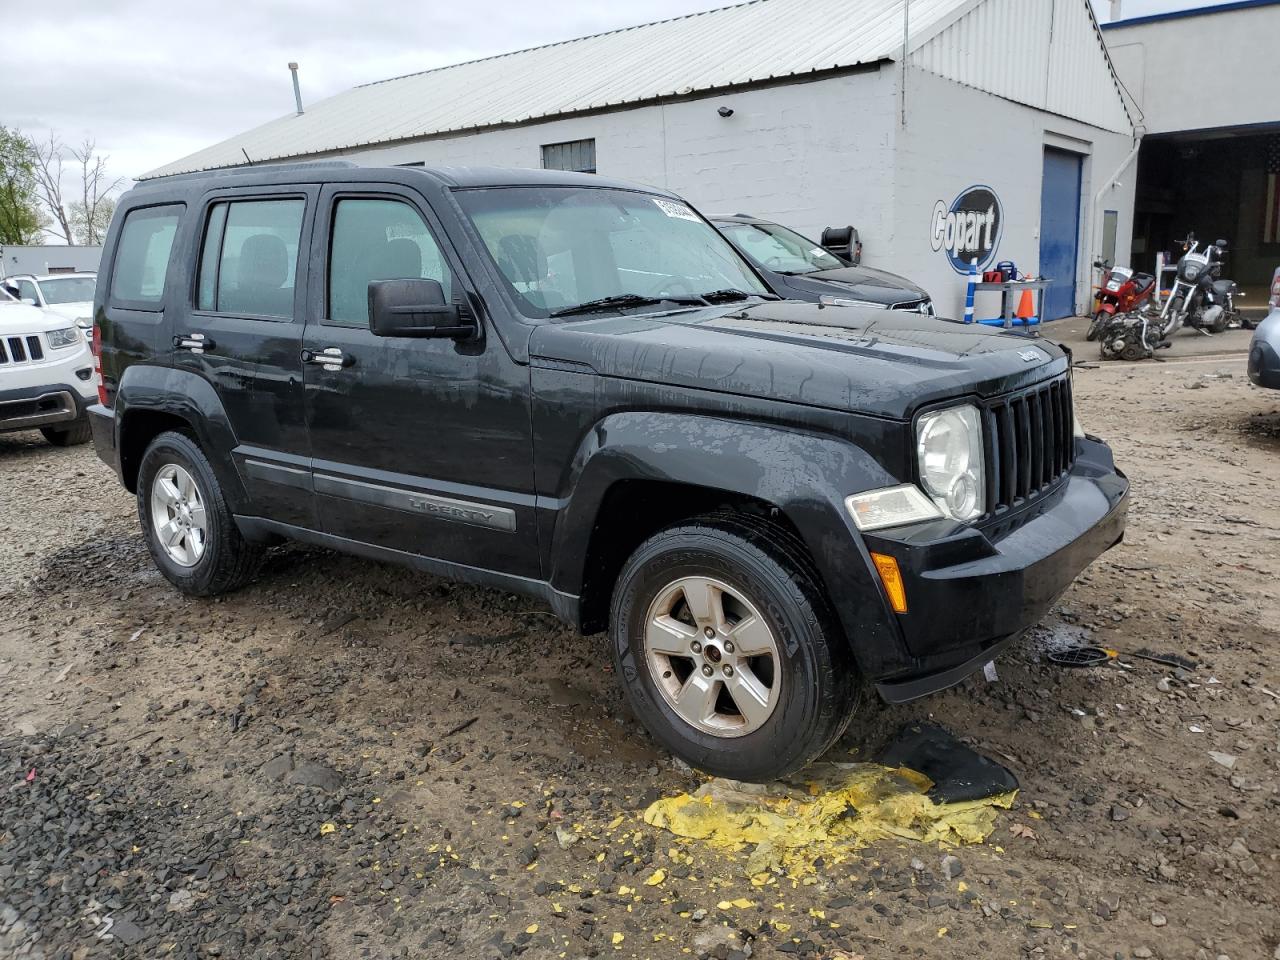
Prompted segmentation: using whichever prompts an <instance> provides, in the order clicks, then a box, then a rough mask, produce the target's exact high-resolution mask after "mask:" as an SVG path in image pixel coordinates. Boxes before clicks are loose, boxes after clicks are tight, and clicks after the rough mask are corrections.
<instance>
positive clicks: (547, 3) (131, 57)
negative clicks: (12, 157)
mask: <svg viewBox="0 0 1280 960" xmlns="http://www.w3.org/2000/svg"><path fill="white" fill-rule="evenodd" d="M10 2H12V0H10ZM1211 2H1213V0H1124V15H1125V17H1132V16H1140V15H1142V14H1146V13H1153V12H1158V11H1163V10H1171V9H1177V8H1184V7H1194V6H1205V5H1207V4H1208V3H1211ZM1219 2H1221V0H1219ZM1094 4H1095V7H1096V8H1097V9H1098V14H1099V19H1102V20H1106V19H1107V17H1108V15H1109V11H1110V3H1109V0H1094ZM4 5H5V4H0V7H2V6H4ZM724 5H725V2H724V0H612V2H610V3H607V4H606V3H583V2H582V0H539V2H530V0H488V2H484V0H475V2H472V3H459V4H435V3H422V2H421V0H413V2H410V0H363V2H360V3H352V2H350V0H257V2H252V0H223V2H222V3H220V4H183V3H174V2H173V0H114V2H111V3H103V2H101V0H59V2H58V3H42V4H21V6H22V8H23V9H22V11H21V15H20V16H11V17H6V18H4V24H5V26H4V53H3V55H2V56H0V124H3V125H5V126H7V127H14V126H17V127H20V128H21V129H22V130H24V131H25V132H26V133H28V134H29V135H32V136H35V137H44V136H46V135H47V133H48V131H49V130H51V129H53V130H56V131H57V132H58V134H59V135H60V136H61V137H62V139H64V140H67V141H78V140H79V139H81V138H83V137H84V136H91V137H94V138H95V139H96V140H97V143H98V148H99V150H100V151H101V152H103V153H106V154H109V155H110V157H111V169H112V172H113V174H115V175H117V176H121V177H126V178H127V177H132V176H135V175H137V174H140V173H143V172H145V171H147V170H150V169H152V168H154V167H157V166H159V165H161V164H163V163H167V162H169V161H171V160H176V159H178V158H179V157H182V156H185V155H186V154H188V153H191V152H193V151H195V150H198V149H200V148H201V147H205V146H208V145H209V144H212V143H216V142H217V141H219V140H223V139H225V138H227V137H229V136H231V135H233V134H235V133H238V132H240V131H242V130H247V129H249V128H251V127H255V126H257V125H258V124H261V123H264V122H266V121H267V120H270V119H273V118H274V117H278V116H281V115H282V114H286V113H290V112H292V110H293V91H292V87H291V86H290V80H289V71H288V68H287V66H286V64H288V62H289V61H290V60H296V61H298V62H299V64H301V80H302V96H303V100H304V102H314V101H317V100H320V99H322V98H324V97H327V96H331V95H333V94H335V93H338V92H340V91H342V90H345V89H347V88H349V87H352V86H355V85H356V84H358V83H365V82H368V81H372V80H384V79H386V78H388V77H393V76H398V75H400V74H404V73H413V72H415V71H418V70H425V69H428V68H430V67H435V66H440V65H442V64H449V63H457V62H459V61H462V60H470V59H474V58H476V57H482V56H488V55H490V54H495V53H503V52H507V51H511V50H519V49H522V48H524V47H531V46H537V45H538V44H543V43H550V42H553V41H556V40H566V39H571V38H573V37H579V36H585V35H587V34H590V33H598V32H600V31H602V30H611V29H614V28H616V27H622V26H629V25H634V24H637V23H644V22H647V21H650V20H658V19H664V18H666V17H673V16H680V15H682V14H686V13H693V12H696V11H701V10H710V9H713V8H715V7H720V6H724ZM857 7H858V3H857V0H849V10H850V12H851V14H853V15H856V10H857Z"/></svg>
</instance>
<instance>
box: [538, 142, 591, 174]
mask: <svg viewBox="0 0 1280 960" xmlns="http://www.w3.org/2000/svg"><path fill="white" fill-rule="evenodd" d="M542 169H543V170H569V171H571V172H573V173H595V172H596V142H595V140H570V141H569V142H568V143H544V144H543V145H542Z"/></svg>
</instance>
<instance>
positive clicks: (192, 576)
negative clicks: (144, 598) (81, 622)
mask: <svg viewBox="0 0 1280 960" xmlns="http://www.w3.org/2000/svg"><path fill="white" fill-rule="evenodd" d="M138 519H139V521H140V522H141V524H142V532H143V536H144V537H145V538H146V541H147V548H148V549H149V550H150V551H151V559H152V560H153V561H154V562H155V565H156V567H157V568H158V569H159V570H160V572H161V573H163V574H164V576H165V579H167V580H168V581H169V582H170V583H172V584H173V585H174V586H175V587H177V588H178V589H179V590H181V591H182V592H183V593H185V594H187V595H188V596H193V597H210V596H216V595H217V594H220V593H227V592H229V591H231V590H235V589H237V588H239V587H242V586H244V584H246V583H248V582H249V580H250V579H252V578H253V575H254V574H255V573H256V572H257V569H258V565H259V562H260V560H261V558H262V549H261V548H260V547H258V546H256V545H255V544H251V543H249V542H248V541H246V540H245V539H244V538H243V537H242V536H241V535H240V531H239V530H238V529H237V528H236V525H235V521H234V519H233V518H232V515H231V510H230V509H229V508H228V506H227V502H226V500H225V498H224V497H223V495H222V488H221V487H220V486H219V484H218V479H217V477H216V476H215V475H214V472H213V467H212V466H211V465H210V464H209V460H208V458H206V457H205V455H204V452H203V451H201V449H200V447H199V445H198V444H197V443H196V442H195V441H194V440H192V439H191V438H190V437H188V436H187V435H186V434H182V433H176V432H168V433H162V434H160V435H159V436H157V437H156V438H155V439H154V440H152V441H151V444H150V446H148V447H147V452H146V453H145V454H143V457H142V463H141V465H140V466H139V469H138Z"/></svg>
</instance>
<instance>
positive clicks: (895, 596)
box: [871, 553, 907, 613]
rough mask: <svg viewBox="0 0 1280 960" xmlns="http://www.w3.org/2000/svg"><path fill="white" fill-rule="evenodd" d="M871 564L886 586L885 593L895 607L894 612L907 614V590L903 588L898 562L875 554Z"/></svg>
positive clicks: (880, 554) (886, 555)
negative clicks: (874, 566)
mask: <svg viewBox="0 0 1280 960" xmlns="http://www.w3.org/2000/svg"><path fill="white" fill-rule="evenodd" d="M871 562H872V563H874V564H875V565H876V573H878V574H880V582H881V583H882V584H884V592H885V593H886V594H888V596H889V606H891V607H893V612H894V613H906V612H907V588H906V587H905V586H903V583H902V572H901V571H900V570H899V569H898V561H897V560H895V559H894V558H893V557H891V556H889V555H888V554H885V553H873V554H871Z"/></svg>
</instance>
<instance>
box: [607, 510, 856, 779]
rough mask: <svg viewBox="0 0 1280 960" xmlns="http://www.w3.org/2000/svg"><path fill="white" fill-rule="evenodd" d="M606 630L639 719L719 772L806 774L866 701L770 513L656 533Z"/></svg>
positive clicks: (832, 625)
mask: <svg viewBox="0 0 1280 960" xmlns="http://www.w3.org/2000/svg"><path fill="white" fill-rule="evenodd" d="M699 597H709V598H712V599H710V600H709V601H707V602H706V603H705V604H704V603H703V601H701V600H699V599H698V598H699ZM716 597H718V598H719V599H718V600H717V599H715V598H716ZM691 598H692V599H691ZM699 607H701V610H698V609H697V608H699ZM700 614H707V615H706V616H702V615H700ZM704 621H705V622H704ZM609 632H610V639H611V642H612V647H613V654H614V663H615V666H616V667H617V671H618V676H619V677H620V678H621V680H622V683H623V688H624V690H625V692H626V695H627V699H628V701H629V702H630V704H631V707H632V709H633V710H634V711H635V713H636V715H637V717H638V718H639V719H640V721H641V722H642V723H643V724H644V725H645V727H646V728H647V729H648V730H649V732H650V733H651V734H652V735H653V737H654V739H656V740H657V741H658V742H659V743H661V744H662V745H663V746H664V747H665V748H666V749H668V750H670V751H671V752H672V753H673V754H675V755H676V756H678V757H681V758H682V759H684V760H686V761H687V762H688V763H689V764H690V765H692V766H694V767H698V768H699V769H701V770H705V771H706V772H708V773H712V774H715V775H717V776H723V777H731V778H733V779H735V780H747V781H755V782H763V781H766V780H772V779H776V778H778V777H782V776H785V775H787V774H789V773H791V772H793V771H795V770H798V769H799V768H801V767H803V766H804V765H805V764H807V763H809V762H810V761H812V760H814V759H816V758H817V757H819V756H821V755H822V754H823V753H824V752H825V751H826V750H827V749H828V748H829V747H830V746H831V744H833V743H834V742H835V741H836V739H837V738H839V736H840V734H841V733H843V732H844V729H845V727H846V726H847V725H848V724H849V721H850V720H851V719H852V717H853V714H854V711H855V709H856V706H857V702H858V695H859V690H860V687H859V683H858V678H857V673H856V669H855V667H854V664H853V661H852V657H851V656H850V654H849V650H848V646H847V644H846V642H845V640H844V638H843V637H842V636H841V635H840V632H839V628H838V626H837V624H836V621H835V618H834V616H833V615H832V614H831V612H830V609H829V607H828V605H827V602H826V598H825V596H824V593H823V590H822V588H821V586H820V584H819V580H818V577H817V574H816V573H815V572H814V571H813V569H812V564H811V563H810V562H809V560H808V557H807V554H805V552H804V550H803V547H802V546H801V545H800V543H799V542H798V541H797V540H796V538H795V537H794V536H793V535H792V534H791V533H790V532H789V531H788V530H787V529H785V528H783V527H781V526H779V525H777V524H773V523H770V522H768V521H766V520H763V519H756V518H749V517H745V516H742V515H739V514H712V515H709V516H706V517H700V518H695V519H693V520H690V521H687V522H685V523H682V524H680V525H678V526H674V527H670V528H668V529H666V530H663V531H661V532H660V533H658V534H655V535H654V536H653V537H650V538H649V539H648V540H646V541H645V542H644V543H643V544H641V545H640V546H639V547H638V548H637V549H636V551H635V552H634V553H633V554H632V555H631V557H630V558H629V559H628V560H627V562H626V564H625V565H624V567H623V569H622V573H621V575H620V576H619V578H618V582H617V585H616V587H615V588H614V594H613V603H612V609H611V616H610V631H609ZM734 638H737V639H738V642H737V644H736V645H735V643H734V642H733V641H734ZM668 651H671V652H668ZM755 651H764V652H763V653H756V652H755ZM708 671H709V672H708ZM730 671H733V672H730ZM686 697H687V698H689V699H688V700H686V699H685V698H686ZM740 701H741V702H742V703H744V704H746V706H739V702H740Z"/></svg>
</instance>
